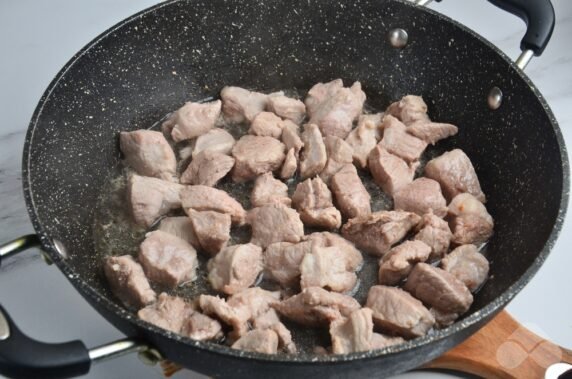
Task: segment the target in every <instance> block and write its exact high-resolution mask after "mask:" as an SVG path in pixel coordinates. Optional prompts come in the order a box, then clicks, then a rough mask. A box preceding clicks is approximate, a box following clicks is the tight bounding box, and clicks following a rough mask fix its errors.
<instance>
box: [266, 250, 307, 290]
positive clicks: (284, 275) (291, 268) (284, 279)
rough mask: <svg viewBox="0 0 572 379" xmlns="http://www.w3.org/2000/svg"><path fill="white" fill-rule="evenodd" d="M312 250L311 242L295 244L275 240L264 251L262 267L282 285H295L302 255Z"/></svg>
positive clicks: (298, 278)
mask: <svg viewBox="0 0 572 379" xmlns="http://www.w3.org/2000/svg"><path fill="white" fill-rule="evenodd" d="M311 251H312V242H311V241H304V242H299V243H296V244H293V243H290V242H276V243H273V244H270V245H269V246H268V247H267V248H266V250H265V251H264V267H265V269H266V272H267V273H268V274H269V277H270V278H271V279H273V280H275V281H276V282H278V283H280V285H281V286H282V287H286V288H288V287H292V286H296V285H297V284H298V283H299V282H300V264H301V263H302V259H303V258H304V256H305V255H306V254H307V253H309V252H311Z"/></svg>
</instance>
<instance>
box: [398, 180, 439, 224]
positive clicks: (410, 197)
mask: <svg viewBox="0 0 572 379" xmlns="http://www.w3.org/2000/svg"><path fill="white" fill-rule="evenodd" d="M393 203H394V209H396V210H403V211H408V212H414V213H417V214H418V215H419V216H423V215H424V214H425V213H429V212H433V214H435V215H437V216H439V217H445V216H446V215H447V201H446V200H445V198H444V197H443V193H441V186H439V183H437V182H436V181H434V180H433V179H427V178H418V179H415V180H414V181H413V182H411V183H409V184H407V185H405V186H403V187H402V188H401V189H400V190H399V191H397V192H395V193H394V194H393Z"/></svg>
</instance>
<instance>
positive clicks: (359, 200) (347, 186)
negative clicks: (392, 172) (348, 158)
mask: <svg viewBox="0 0 572 379" xmlns="http://www.w3.org/2000/svg"><path fill="white" fill-rule="evenodd" d="M331 187H332V191H334V196H335V198H336V204H337V205H338V207H339V208H340V210H341V211H342V213H343V215H344V216H345V217H347V218H354V217H361V216H367V215H368V214H370V213H371V206H370V200H371V197H370V196H369V192H367V189H366V188H365V186H364V185H363V183H362V182H361V179H360V178H359V176H358V173H357V170H356V168H355V166H354V165H353V164H351V163H350V164H346V165H345V166H344V167H343V168H342V169H341V170H340V171H338V172H337V173H336V174H335V175H334V176H332V182H331Z"/></svg>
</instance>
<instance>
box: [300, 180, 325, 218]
mask: <svg viewBox="0 0 572 379" xmlns="http://www.w3.org/2000/svg"><path fill="white" fill-rule="evenodd" d="M292 205H293V206H294V208H296V209H297V210H299V211H301V212H302V211H303V210H305V209H321V208H328V207H331V206H333V203H332V193H331V192H330V190H329V189H328V186H326V184H325V183H324V182H323V181H322V179H321V178H320V177H316V178H315V179H306V180H304V181H303V182H302V183H298V185H297V186H296V190H295V191H294V194H293V195H292Z"/></svg>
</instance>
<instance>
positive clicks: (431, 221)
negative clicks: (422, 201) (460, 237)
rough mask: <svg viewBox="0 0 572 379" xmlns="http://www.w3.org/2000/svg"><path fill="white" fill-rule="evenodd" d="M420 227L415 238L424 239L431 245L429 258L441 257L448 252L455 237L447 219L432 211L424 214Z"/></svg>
mask: <svg viewBox="0 0 572 379" xmlns="http://www.w3.org/2000/svg"><path fill="white" fill-rule="evenodd" d="M418 229H419V232H417V234H416V235H415V240H418V241H423V242H425V243H426V244H427V245H428V246H429V247H431V255H430V256H429V259H431V260H433V259H439V258H442V257H443V256H444V255H445V254H447V252H448V251H449V245H450V244H451V238H453V233H451V229H449V224H447V221H445V220H443V219H442V218H440V217H437V216H435V215H434V214H432V213H427V214H425V215H423V219H422V220H421V223H420V224H419V227H418Z"/></svg>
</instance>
